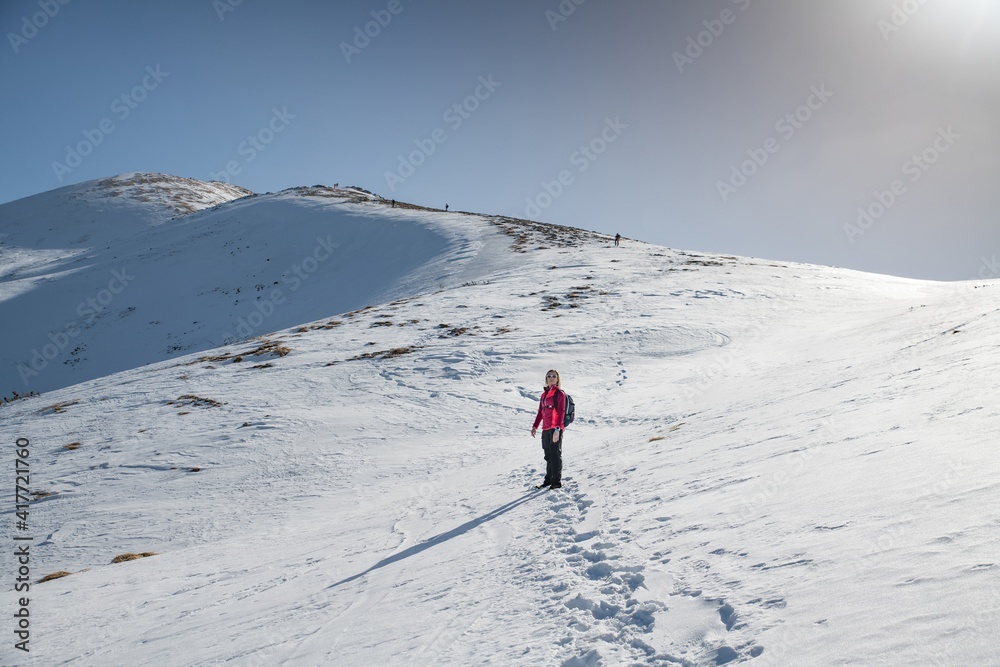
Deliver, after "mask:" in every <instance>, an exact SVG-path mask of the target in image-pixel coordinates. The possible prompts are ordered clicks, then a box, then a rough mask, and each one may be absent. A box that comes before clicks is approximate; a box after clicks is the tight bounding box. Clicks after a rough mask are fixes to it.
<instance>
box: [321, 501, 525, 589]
mask: <svg viewBox="0 0 1000 667" xmlns="http://www.w3.org/2000/svg"><path fill="white" fill-rule="evenodd" d="M539 495H541V492H539V491H532V492H531V493H529V494H527V495H525V496H522V497H520V498H518V499H517V500H514V501H511V502H509V503H507V504H506V505H501V506H500V507H498V508H496V509H495V510H491V511H489V512H487V513H486V514H484V515H482V516H480V517H476V518H475V519H472V520H471V521H466V522H465V523H463V524H462V525H461V526H458V527H457V528H452V529H451V530H449V531H448V532H446V533H441V534H440V535H435V536H434V537H432V538H430V539H427V540H424V541H423V542H421V543H420V544H415V545H413V546H412V547H410V548H408V549H404V550H403V551H400V552H399V553H398V554H393V555H391V556H389V557H387V558H383V559H382V560H380V561H379V562H377V563H375V564H374V565H372V566H371V567H370V568H368V569H367V570H365V571H364V572H359V573H358V574H355V575H352V576H350V577H347V578H346V579H341V580H340V581H338V582H337V583H335V584H330V585H329V586H328V587H327V588H336V587H337V586H341V585H343V584H346V583H349V582H351V581H354V580H355V579H360V578H361V577H363V576H365V575H366V574H368V573H369V572H374V571H375V570H378V569H379V568H383V567H385V566H386V565H392V564H393V563H397V562H399V561H401V560H404V559H406V558H409V557H410V556H416V555H417V554H418V553H420V552H422V551H425V550H427V549H430V548H431V547H433V546H437V545H438V544H441V543H442V542H447V541H448V540H450V539H452V538H455V537H458V536H459V535H462V534H464V533H467V532H469V531H470V530H472V529H473V528H475V527H477V526H481V525H483V524H484V523H486V522H487V521H490V520H492V519H495V518H497V517H498V516H500V515H502V514H506V513H507V512H509V511H511V510H512V509H514V508H515V507H517V506H518V505H522V504H524V503H526V502H527V501H529V500H531V499H532V498H535V497H537V496H539Z"/></svg>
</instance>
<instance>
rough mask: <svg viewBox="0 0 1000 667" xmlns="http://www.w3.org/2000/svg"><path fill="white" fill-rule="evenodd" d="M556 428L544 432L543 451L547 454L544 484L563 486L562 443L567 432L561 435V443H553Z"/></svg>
mask: <svg viewBox="0 0 1000 667" xmlns="http://www.w3.org/2000/svg"><path fill="white" fill-rule="evenodd" d="M555 431H556V430H555V429H554V428H550V429H549V430H547V431H542V451H544V452H545V481H544V482H543V483H544V484H562V443H563V438H565V437H566V433H565V431H562V432H560V433H559V442H552V434H553V433H555Z"/></svg>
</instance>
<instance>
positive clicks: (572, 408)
mask: <svg viewBox="0 0 1000 667" xmlns="http://www.w3.org/2000/svg"><path fill="white" fill-rule="evenodd" d="M559 391H562V389H560V390H559ZM563 396H565V397H566V414H564V415H563V426H569V425H570V424H572V423H573V420H574V419H576V405H574V404H573V397H572V396H570V395H569V394H567V393H566V392H565V391H563Z"/></svg>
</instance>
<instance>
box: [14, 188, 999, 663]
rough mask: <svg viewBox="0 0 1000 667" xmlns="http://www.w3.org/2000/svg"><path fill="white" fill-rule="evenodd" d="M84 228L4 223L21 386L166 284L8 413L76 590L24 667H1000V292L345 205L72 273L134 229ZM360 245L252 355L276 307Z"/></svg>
mask: <svg viewBox="0 0 1000 667" xmlns="http://www.w3.org/2000/svg"><path fill="white" fill-rule="evenodd" d="M60 192H62V191H54V193H47V195H39V196H38V198H32V199H34V200H35V204H33V205H32V206H33V208H32V212H33V215H34V216H35V218H34V219H31V218H30V216H26V217H23V218H21V221H20V222H19V223H17V224H12V223H11V216H10V215H9V214H8V211H9V209H8V207H11V206H13V205H14V204H17V205H19V206H22V207H23V206H25V204H24V203H23V202H25V201H28V200H22V202H21V203H18V202H15V203H14V204H8V205H6V206H5V207H0V224H2V225H3V229H2V231H3V232H7V233H8V234H10V236H8V237H7V238H5V239H3V245H2V246H0V251H2V253H3V254H2V255H0V266H3V267H4V268H3V269H0V271H2V274H3V275H4V276H7V275H8V274H9V272H10V271H11V270H15V269H8V268H6V267H8V266H15V265H16V267H17V268H16V271H17V275H15V276H14V277H13V278H8V277H4V278H3V282H0V289H2V290H4V291H0V313H2V316H0V317H2V319H0V321H3V322H4V328H3V336H4V341H5V343H7V344H6V345H4V346H3V354H4V355H5V358H4V360H3V373H5V375H4V376H3V380H4V385H2V386H3V387H7V388H14V387H17V386H20V385H19V383H20V379H19V377H18V375H17V372H16V371H13V372H12V371H11V369H10V366H11V365H12V364H17V363H21V362H22V361H24V359H25V352H26V350H30V349H31V348H32V347H33V346H35V347H37V346H38V344H39V341H42V342H44V341H45V339H46V335H47V333H49V332H51V331H54V330H56V328H55V327H56V325H58V324H59V323H60V322H61V321H62V320H63V319H64V318H65V317H67V316H66V314H65V313H66V311H67V310H68V311H69V312H70V313H72V312H73V306H74V304H76V303H78V302H79V301H80V300H81V299H83V298H85V296H86V295H87V294H93V293H94V290H95V289H96V288H98V287H99V286H101V285H102V282H101V281H102V280H103V281H104V282H105V283H106V282H107V279H108V278H107V276H108V273H109V272H110V271H111V270H112V269H113V268H118V267H120V266H126V267H135V268H134V270H133V269H129V270H132V271H133V272H134V274H135V278H134V280H133V281H131V282H130V284H129V285H128V286H127V288H126V289H125V290H123V291H122V292H121V294H120V295H116V297H115V301H114V302H113V303H112V304H111V305H110V306H109V307H108V308H107V310H108V312H109V314H108V315H105V316H104V317H102V318H97V320H96V321H95V324H94V325H93V327H92V328H91V329H86V330H84V331H82V332H81V333H80V334H79V336H77V337H76V339H75V340H74V345H77V344H81V343H86V345H87V352H86V354H85V356H86V361H85V362H80V363H78V364H75V365H72V366H68V365H66V364H62V363H59V362H60V361H61V360H62V359H61V358H60V359H57V360H56V361H55V362H53V363H51V365H50V367H49V368H47V369H45V371H44V372H41V373H39V375H38V377H37V378H33V381H37V382H38V383H39V386H42V387H43V391H44V393H43V395H41V396H35V397H31V398H27V399H22V400H17V401H14V402H11V403H8V404H6V405H4V406H3V407H2V408H0V410H2V412H0V415H2V417H3V424H4V428H3V431H4V438H5V440H7V441H8V442H10V443H13V441H14V439H15V438H17V437H26V438H29V439H30V441H31V447H30V449H31V459H30V461H31V470H32V475H31V489H32V491H46V492H49V493H51V494H52V495H48V496H45V497H41V498H39V499H37V500H35V501H34V502H33V503H32V505H31V515H30V524H31V530H30V531H29V532H30V534H31V535H32V536H33V537H34V541H33V542H32V546H31V554H32V563H31V568H32V576H33V580H34V581H37V578H40V577H41V576H42V575H44V574H48V573H50V572H54V571H56V570H67V571H71V572H73V574H72V575H71V576H68V577H65V578H61V579H57V580H54V581H49V582H46V583H41V584H38V583H32V585H31V619H32V622H31V631H32V635H31V653H30V654H23V653H22V652H20V651H15V650H14V649H13V640H12V639H11V637H10V633H8V639H7V640H6V642H5V644H4V647H3V653H2V655H3V656H4V660H3V664H38V665H42V664H45V665H49V664H88V665H90V664H135V665H147V664H148V665H154V664H155V665H211V664H239V665H274V664H287V665H326V664H330V665H334V664H336V665H372V664H390V665H431V664H440V665H468V664H495V665H515V664H516V665H564V666H567V667H571V666H574V665H619V664H620V665H715V664H722V663H727V664H743V663H748V664H754V665H791V664H794V665H858V664H864V665H925V664H926V665H987V664H997V659H996V657H995V654H996V640H997V637H998V636H1000V627H998V621H997V613H996V612H997V610H998V607H1000V593H998V591H1000V586H998V583H1000V581H998V571H1000V570H998V557H1000V552H998V539H997V534H998V531H997V529H998V527H1000V510H998V509H997V503H996V501H995V499H996V497H997V492H998V490H1000V462H998V457H997V456H996V454H995V445H994V444H993V443H994V442H995V441H996V435H997V424H998V420H997V416H998V415H997V406H996V402H995V401H994V400H993V396H994V395H995V392H996V389H997V385H998V382H1000V380H998V374H997V370H998V362H1000V357H998V352H997V349H998V343H1000V340H998V338H1000V333H998V332H1000V328H998V327H997V320H998V319H1000V308H998V307H997V305H996V295H997V293H998V292H997V289H998V286H997V283H996V282H995V281H979V282H975V283H971V282H970V283H933V282H922V281H913V280H905V279H900V278H893V277H888V276H877V275H871V274H863V273H858V272H852V271H846V270H841V269H834V268H828V267H818V266H808V265H801V264H790V263H784V262H772V261H764V260H758V259H753V258H737V257H729V256H720V255H709V254H699V253H689V252H683V251H677V250H672V249H668V248H662V247H657V246H652V245H647V244H644V243H640V242H635V241H631V240H627V239H626V240H624V241H623V244H622V246H621V247H618V248H615V247H614V246H613V244H612V242H611V240H610V239H609V238H607V237H603V236H601V235H597V234H592V233H589V232H583V231H581V230H574V229H570V228H561V227H554V226H549V225H541V224H536V223H527V222H519V221H512V220H509V219H503V218H498V217H490V216H477V215H468V214H461V213H443V212H436V211H429V210H419V209H414V208H401V207H397V208H391V207H390V206H388V205H387V204H384V203H382V202H381V201H379V200H378V199H377V198H371V197H361V196H359V192H357V191H348V190H346V189H344V190H334V189H330V188H297V189H293V190H289V191H285V192H282V193H276V194H273V195H257V196H251V197H245V198H239V199H236V198H234V199H232V200H230V201H228V202H220V203H217V204H213V205H212V207H211V208H206V209H204V210H200V211H194V212H188V213H185V214H183V215H180V216H176V217H173V218H169V219H164V213H163V211H164V204H163V203H162V201H158V202H139V203H137V204H134V205H132V204H130V206H132V210H133V211H134V212H135V213H134V223H135V224H133V225H132V228H131V231H130V233H129V234H119V235H112V236H108V237H106V240H104V241H102V243H103V245H104V247H97V246H88V245H87V243H86V242H80V243H77V244H75V245H71V244H68V243H66V242H65V241H64V240H65V239H73V238H76V237H74V236H73V234H74V232H75V231H76V230H78V229H79V228H81V227H88V225H91V226H95V227H96V225H97V224H98V221H99V220H100V215H99V214H98V213H96V212H95V210H96V209H95V208H94V207H96V206H98V205H102V204H99V202H101V201H103V200H101V199H100V198H95V197H80V198H77V199H75V200H74V203H73V204H72V206H69V205H66V206H64V207H63V209H59V210H60V213H59V216H58V217H55V214H53V213H52V211H51V210H50V209H52V208H54V207H56V206H57V204H51V205H50V204H48V203H46V202H47V201H57V202H58V201H62V200H59V199H56V195H57V194H58V193H60ZM127 192H128V188H125V189H124V191H123V195H122V196H128V195H127ZM230 194H233V195H235V194H236V193H230ZM47 196H49V199H46V197H47ZM59 196H61V195H59ZM164 199H165V200H169V199H170V197H165V198H164ZM144 216H145V217H144ZM43 220H44V221H46V222H41V221H43ZM153 220H155V221H156V224H152V222H151V221H153ZM45 224H49V225H51V226H52V230H51V231H50V232H48V233H49V234H50V236H51V238H54V239H60V241H59V243H52V244H46V243H34V242H33V240H34V238H35V237H34V236H32V235H31V234H29V233H28V232H29V231H32V230H36V229H40V228H41V227H42V226H44V225H45ZM115 224H116V225H118V226H119V227H122V228H124V227H125V226H126V225H127V224H128V222H127V216H126V215H125V214H124V213H121V216H120V217H119V218H116V220H115ZM11 229H12V230H14V231H8V230H11ZM327 236H329V237H330V238H329V240H327V241H326V243H327V246H329V247H331V248H332V249H331V250H330V251H329V252H330V257H329V260H324V261H321V262H320V261H317V267H316V269H315V270H314V271H312V272H310V273H309V274H308V279H307V280H303V281H301V285H300V286H299V287H298V288H297V289H296V290H294V291H293V290H291V287H290V285H285V283H281V285H285V286H286V287H287V293H286V295H285V296H286V299H285V300H284V302H283V303H281V304H278V306H277V307H276V308H275V309H274V312H273V313H272V314H271V315H270V316H268V317H267V318H265V322H264V323H263V324H261V326H259V327H257V328H256V329H254V330H253V331H252V332H250V333H251V336H249V337H245V338H246V339H245V340H237V339H238V338H244V337H240V336H238V335H237V334H236V331H235V327H234V326H233V323H234V322H235V321H236V320H238V318H239V317H241V316H243V317H246V316H247V313H248V312H252V310H251V308H253V307H254V306H255V305H256V304H257V303H259V300H258V299H256V298H254V297H255V296H256V292H255V291H254V285H255V284H257V283H258V282H259V283H268V282H269V281H271V283H273V281H274V280H286V281H289V282H290V281H291V276H292V275H294V271H292V272H291V273H289V271H290V268H289V267H291V266H293V265H295V264H296V263H298V264H299V265H300V266H301V264H302V262H303V259H304V258H305V257H308V256H310V254H311V253H313V252H314V250H315V248H316V247H318V245H317V242H316V239H317V237H322V238H323V239H327ZM12 237H16V238H12ZM334 245H336V247H335V248H333V246H334ZM327 246H323V247H327ZM53 250H58V251H59V252H64V253H65V254H64V255H62V256H59V257H56V258H53V257H52V256H51V254H46V253H51V252H52V251H53ZM230 253H232V254H230ZM88 256H89V257H88ZM60 257H61V258H60ZM80 257H86V258H87V259H85V260H84V261H80V262H78V263H77V264H75V265H74V262H76V260H77V259H79V258H80ZM268 258H270V259H271V262H267V261H266V260H267V259H268ZM272 286H273V284H272ZM237 288H239V289H240V292H239V295H237V294H236V293H235V290H236V289H237ZM227 292H228V293H227ZM247 294H249V295H250V296H246V295H247ZM237 299H241V300H240V301H239V303H237V302H236V300H237ZM128 307H134V308H135V311H134V312H135V313H136V315H135V316H131V315H129V316H124V317H120V316H119V313H120V311H121V310H124V309H126V308H128ZM50 312H51V314H50ZM140 314H141V315H140ZM154 320H155V321H158V322H159V324H157V325H152V324H149V322H151V321H154ZM195 320H196V321H197V322H198V324H193V323H192V322H193V321H195ZM14 322H16V323H17V324H16V326H14V325H13V324H11V323H14ZM133 322H135V324H133ZM227 331H232V337H231V340H230V342H229V343H228V344H223V342H224V340H226V339H227V338H229V337H228V336H225V335H224V334H225V333H226V332H227ZM167 334H169V335H167ZM85 336H86V337H85ZM167 341H176V345H178V346H180V347H181V348H182V349H179V350H174V351H172V352H168V351H167V350H166V343H167ZM268 343H270V345H269V344H268ZM185 346H187V347H185ZM282 347H283V348H286V349H282ZM254 351H257V352H259V354H251V352H254ZM237 356H239V357H240V360H239V361H236V357H237ZM549 368H557V369H559V371H560V373H561V376H562V379H563V384H564V388H565V389H566V390H567V391H569V392H570V393H571V394H572V395H573V398H574V400H575V402H576V405H577V420H576V422H575V423H574V424H573V425H572V426H571V427H570V429H569V430H568V431H567V434H566V441H565V445H564V487H563V488H562V489H560V490H557V491H535V490H534V489H533V488H532V486H533V485H534V484H536V483H538V481H539V480H540V479H541V476H542V473H543V472H544V461H543V460H542V452H541V447H540V442H539V440H532V438H531V436H530V434H529V429H530V426H531V421H532V419H533V417H534V412H535V407H536V400H537V396H538V391H539V389H540V388H541V384H542V380H543V376H544V373H545V371H546V370H547V369H549ZM21 393H22V394H23V393H24V392H23V391H21ZM5 395H6V394H5ZM53 406H55V407H53ZM72 442H79V443H80V445H79V447H78V448H76V449H73V450H68V449H66V448H65V445H66V444H69V443H72ZM9 456H11V458H10V459H9V462H10V465H9V466H8V470H11V472H9V473H8V475H9V479H10V482H11V484H13V483H14V473H13V456H12V455H10V454H9ZM195 468H197V469H198V470H197V472H192V469H195ZM5 510H6V511H8V512H10V514H11V515H13V503H10V504H8V508H5ZM8 521H9V523H8V525H10V526H13V523H14V517H13V516H9V517H8ZM11 532H14V531H13V528H12V529H11ZM5 552H6V553H7V554H8V555H7V556H6V557H5V560H4V565H3V567H4V571H5V572H8V573H10V572H13V571H14V565H13V563H12V559H11V557H10V556H9V553H10V552H11V550H5ZM126 552H135V553H141V552H155V553H156V554H157V555H155V556H151V557H147V558H142V559H139V560H134V561H130V562H126V563H119V564H111V560H112V558H114V557H115V556H116V555H118V554H121V553H126ZM16 599H17V594H15V593H14V592H12V591H10V590H9V589H8V591H7V592H5V593H3V596H2V601H3V602H2V603H3V605H4V609H8V610H11V609H14V607H15V605H16ZM8 618H10V616H8ZM727 661H728V662H727Z"/></svg>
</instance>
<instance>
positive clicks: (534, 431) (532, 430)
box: [531, 428, 538, 438]
mask: <svg viewBox="0 0 1000 667" xmlns="http://www.w3.org/2000/svg"><path fill="white" fill-rule="evenodd" d="M537 430H538V429H534V428H533V429H531V437H532V438H534V437H535V433H536V432H537Z"/></svg>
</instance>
